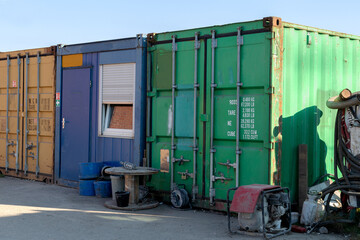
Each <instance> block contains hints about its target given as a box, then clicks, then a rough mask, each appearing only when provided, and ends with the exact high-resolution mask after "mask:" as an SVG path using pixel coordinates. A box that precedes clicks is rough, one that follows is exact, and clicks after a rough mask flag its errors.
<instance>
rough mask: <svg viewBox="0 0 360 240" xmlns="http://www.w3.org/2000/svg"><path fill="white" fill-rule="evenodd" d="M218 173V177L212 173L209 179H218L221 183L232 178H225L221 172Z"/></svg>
mask: <svg viewBox="0 0 360 240" xmlns="http://www.w3.org/2000/svg"><path fill="white" fill-rule="evenodd" d="M219 175H220V176H219V177H217V176H214V175H213V176H212V179H211V180H212V181H213V182H215V181H217V180H220V181H221V182H222V183H224V182H225V181H231V180H233V179H232V178H226V177H225V176H224V174H223V173H222V172H219Z"/></svg>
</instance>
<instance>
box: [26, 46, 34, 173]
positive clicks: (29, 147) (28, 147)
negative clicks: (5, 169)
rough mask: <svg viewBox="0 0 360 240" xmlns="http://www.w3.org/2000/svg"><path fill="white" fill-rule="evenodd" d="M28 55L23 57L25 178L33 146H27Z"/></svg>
mask: <svg viewBox="0 0 360 240" xmlns="http://www.w3.org/2000/svg"><path fill="white" fill-rule="evenodd" d="M29 64H30V60H29V53H26V57H25V66H26V67H25V99H24V101H25V166H24V174H25V176H27V171H28V149H32V147H33V144H32V143H31V145H28V133H29V130H28V85H29Z"/></svg>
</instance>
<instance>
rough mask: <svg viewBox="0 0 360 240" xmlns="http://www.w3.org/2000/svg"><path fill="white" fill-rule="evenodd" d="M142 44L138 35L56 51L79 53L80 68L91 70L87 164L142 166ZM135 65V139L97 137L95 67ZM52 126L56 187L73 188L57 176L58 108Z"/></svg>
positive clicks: (61, 54) (60, 77) (60, 88)
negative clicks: (103, 163)
mask: <svg viewBox="0 0 360 240" xmlns="http://www.w3.org/2000/svg"><path fill="white" fill-rule="evenodd" d="M145 53H146V42H145V39H144V38H142V36H140V35H139V36H138V37H136V38H127V39H119V40H112V41H104V42H95V43H85V44H76V45H69V46H65V47H63V48H58V55H59V56H66V55H68V54H82V55H83V62H82V66H81V67H80V68H83V67H87V68H91V77H90V78H91V90H90V91H91V92H90V96H91V97H90V118H89V119H86V121H89V123H90V129H89V149H90V150H89V159H88V161H89V162H102V161H130V162H133V163H135V164H137V165H140V164H142V159H143V156H144V144H145V106H146V103H145V94H146V92H145V91H146V88H145V86H146V85H145V83H146V77H145V70H146V54H145ZM127 62H135V63H136V80H135V89H136V90H135V98H134V99H135V101H136V104H135V109H134V111H135V126H134V131H135V136H134V138H133V139H124V138H112V137H102V136H98V94H99V65H100V64H110V63H127ZM61 66H62V64H61V57H58V65H57V92H60V93H61V91H62V85H61V82H62V71H63V70H62V67H61ZM56 110H57V118H56V120H57V123H56V155H55V173H56V180H57V182H58V183H60V184H65V185H68V186H77V184H78V183H77V182H73V181H68V180H67V179H61V174H60V171H59V169H60V166H61V162H60V159H61V158H60V136H61V131H60V130H61V122H60V120H61V117H60V116H61V107H59V108H57V109H56Z"/></svg>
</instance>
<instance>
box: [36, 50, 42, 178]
mask: <svg viewBox="0 0 360 240" xmlns="http://www.w3.org/2000/svg"><path fill="white" fill-rule="evenodd" d="M40 63H41V57H40V52H38V54H37V73H38V74H37V112H36V114H37V126H36V177H39V172H40V166H39V148H40V146H39V145H40V144H39V135H40V116H39V113H40Z"/></svg>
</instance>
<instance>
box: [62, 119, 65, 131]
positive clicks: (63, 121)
mask: <svg viewBox="0 0 360 240" xmlns="http://www.w3.org/2000/svg"><path fill="white" fill-rule="evenodd" d="M62 128H63V129H64V128H65V118H63V119H62Z"/></svg>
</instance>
